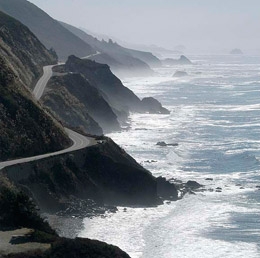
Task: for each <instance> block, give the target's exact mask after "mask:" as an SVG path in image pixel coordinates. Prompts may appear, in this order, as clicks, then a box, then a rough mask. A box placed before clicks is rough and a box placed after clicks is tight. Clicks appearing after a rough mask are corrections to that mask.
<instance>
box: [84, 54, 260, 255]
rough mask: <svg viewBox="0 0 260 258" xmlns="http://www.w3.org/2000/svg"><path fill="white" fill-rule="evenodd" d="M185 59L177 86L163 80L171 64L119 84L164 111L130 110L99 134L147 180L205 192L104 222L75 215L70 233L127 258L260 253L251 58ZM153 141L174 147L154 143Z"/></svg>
mask: <svg viewBox="0 0 260 258" xmlns="http://www.w3.org/2000/svg"><path fill="white" fill-rule="evenodd" d="M223 58H224V60H223ZM241 58H243V59H241ZM195 59H196V60H199V61H198V63H200V64H199V65H195V66H189V67H185V69H186V70H187V72H188V73H189V74H190V77H189V78H188V79H185V80H182V79H181V80H179V79H174V78H172V74H173V72H174V70H175V69H174V68H164V69H158V70H157V72H158V73H159V74H160V76H157V77H155V78H148V79H146V78H145V79H142V80H139V79H138V81H136V80H135V79H129V80H127V81H126V85H127V86H128V87H129V88H130V89H131V90H134V91H135V92H136V93H137V94H138V96H139V97H141V98H142V97H144V96H147V95H152V96H154V97H156V98H158V99H159V100H160V101H161V102H162V103H163V104H164V105H165V106H166V107H167V108H168V109H170V110H171V114H170V115H163V116H161V115H150V114H131V129H130V130H129V131H123V132H121V133H112V134H110V135H109V136H110V137H112V138H113V139H114V140H115V141H116V142H117V143H118V144H119V145H120V146H122V147H123V148H125V149H126V151H127V152H129V153H130V154H131V155H133V156H134V158H135V159H136V160H137V161H138V162H139V163H141V164H142V165H143V166H145V167H146V168H147V169H149V170H150V171H151V172H152V173H153V174H154V175H155V176H161V175H162V176H165V177H167V178H177V179H181V180H183V181H187V180H196V181H198V182H199V183H201V184H203V185H204V186H205V189H207V190H210V191H206V192H203V193H198V194H197V195H196V196H186V197H185V198H184V199H183V200H181V201H178V202H175V203H172V204H170V205H168V204H165V205H163V206H160V207H158V208H147V209H143V208H136V209H134V208H127V211H126V212H124V210H123V208H120V209H119V212H117V213H116V214H112V215H109V216H108V217H107V218H105V219H103V218H94V219H92V220H90V219H85V221H84V223H85V229H84V230H83V231H82V232H81V233H80V236H84V237H90V238H97V239H99V240H103V241H106V242H108V243H111V244H115V245H118V246H119V247H121V248H122V249H123V250H125V251H127V252H128V253H129V254H130V255H131V257H134V258H135V257H136V258H137V257H138V258H139V257H142V258H146V257H149V258H158V257H165V258H175V257H181V258H183V257H187V258H190V257H199V258H222V257H225V258H226V257H227V258H237V257H248V258H255V257H259V256H260V251H259V242H260V234H259V232H260V216H259V215H260V208H259V203H260V199H259V194H258V193H259V190H258V188H256V186H257V185H259V180H260V176H259V170H260V162H259V160H260V140H259V132H260V124H259V110H260V105H259V97H258V95H257V94H258V92H259V90H258V88H256V85H255V83H256V84H257V83H259V79H258V78H257V76H258V75H259V68H258V67H259V63H260V61H258V57H248V60H249V61H248V60H247V59H246V58H245V57H240V58H234V59H232V57H230V56H224V57H221V58H219V57H217V56H214V57H206V56H203V57H202V56H201V57H200V56H198V57H196V58H195ZM244 59H245V60H244ZM230 60H231V61H230ZM228 61H230V62H229V63H226V62H228ZM236 62H239V63H236ZM247 62H248V63H247ZM257 62H258V65H256V64H257ZM209 63H211V65H209ZM198 71H199V72H202V74H200V75H198V74H196V72H198ZM257 87H258V86H257ZM158 141H165V142H167V143H178V144H179V145H178V146H175V147H173V146H172V147H159V146H156V143H157V142H158ZM151 160H153V161H155V162H150V161H151ZM206 178H212V179H213V180H210V181H207V180H205V179H206ZM217 187H220V188H221V189H222V190H221V192H216V188H217Z"/></svg>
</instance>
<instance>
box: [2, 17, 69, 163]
mask: <svg viewBox="0 0 260 258" xmlns="http://www.w3.org/2000/svg"><path fill="white" fill-rule="evenodd" d="M0 21H1V25H2V27H1V29H0V39H1V40H0V67H1V70H0V131H1V134H0V146H1V148H0V160H1V161H2V160H7V159H13V158H17V157H25V156H34V155H37V154H42V153H46V152H50V151H56V150H59V149H62V148H64V147H66V146H68V145H69V144H70V140H69V139H68V137H67V136H66V134H65V132H64V131H63V130H62V128H61V127H60V126H59V125H58V124H57V123H56V122H55V121H54V120H53V119H52V118H51V117H50V116H48V115H47V114H46V113H45V111H44V110H43V109H42V108H41V107H40V106H39V105H38V104H37V103H36V102H35V101H34V100H33V98H32V96H31V93H30V92H29V89H28V88H29V86H30V84H32V83H33V81H34V80H35V79H36V78H37V77H38V76H39V74H40V72H41V67H42V65H43V64H48V63H49V62H54V61H55V58H54V57H52V56H51V54H50V53H49V52H48V51H47V50H46V49H45V48H44V47H43V45H42V44H41V43H40V42H39V41H38V39H37V38H36V37H35V36H34V35H33V34H32V33H31V32H30V31H29V30H28V28H26V27H25V26H23V25H22V24H21V23H19V22H18V21H16V20H14V19H13V18H11V17H9V16H7V15H6V14H4V13H2V12H0Z"/></svg>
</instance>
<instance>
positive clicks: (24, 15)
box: [0, 0, 95, 60]
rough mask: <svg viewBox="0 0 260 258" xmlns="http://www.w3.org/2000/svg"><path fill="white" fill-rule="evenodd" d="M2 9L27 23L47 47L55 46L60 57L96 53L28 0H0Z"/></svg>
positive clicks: (0, 8) (64, 58) (63, 58)
mask: <svg viewBox="0 0 260 258" xmlns="http://www.w3.org/2000/svg"><path fill="white" fill-rule="evenodd" d="M0 10H2V11H4V12H5V13H7V14H9V15H10V16H12V17H14V18H16V19H17V20H19V21H20V22H22V23H23V24H24V25H26V26H27V27H28V28H29V29H30V30H31V31H32V32H33V33H34V34H35V35H36V36H37V38H38V39H39V40H40V41H41V42H42V43H43V44H44V45H45V47H46V48H48V49H50V48H53V49H55V51H56V52H57V54H58V56H59V59H61V60H66V58H67V57H68V56H69V55H71V54H74V55H77V56H79V57H83V56H87V55H90V54H93V53H95V51H94V50H93V49H92V48H91V46H89V45H88V44H87V43H86V42H84V41H83V40H81V39H80V38H78V37H77V36H75V35H74V34H73V33H71V32H70V31H68V30H67V29H65V28H64V27H63V26H61V25H60V24H59V23H58V22H57V21H56V20H54V19H52V18H51V17H50V16H49V15H48V14H46V13H45V12H43V11H42V10H41V9H39V8H38V7H37V6H35V5H34V4H32V3H30V2H28V1H26V0H0Z"/></svg>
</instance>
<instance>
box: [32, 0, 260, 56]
mask: <svg viewBox="0 0 260 258" xmlns="http://www.w3.org/2000/svg"><path fill="white" fill-rule="evenodd" d="M30 2H32V3H34V4H36V5H37V6H39V7H40V8H42V9H43V10H44V11H46V12H47V13H48V14H50V15H51V16H52V17H55V18H56V19H58V20H61V21H64V22H67V23H70V24H72V25H75V26H78V27H84V28H86V29H89V30H91V31H94V32H97V33H100V34H106V35H109V36H113V37H115V38H118V39H121V40H122V41H125V42H128V43H138V44H146V45H151V44H156V45H159V46H162V47H166V48H169V49H174V47H175V46H176V45H180V44H182V45H185V46H186V48H187V50H188V51H189V52H222V53H225V52H229V51H230V50H231V49H233V48H241V49H242V50H243V52H245V53H255V54H257V53H260V47H259V46H260V33H259V32H260V17H259V13H260V1H259V0H247V1H245V0H226V1H219V0H210V1H208V0H196V1H194V0H183V1H177V0H163V1H158V0H124V1H121V0H109V1H107V0H88V1H85V0H54V1H53V0H30Z"/></svg>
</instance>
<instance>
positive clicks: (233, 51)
mask: <svg viewBox="0 0 260 258" xmlns="http://www.w3.org/2000/svg"><path fill="white" fill-rule="evenodd" d="M230 54H231V55H243V52H242V50H241V49H239V48H235V49H232V50H231V51H230Z"/></svg>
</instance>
